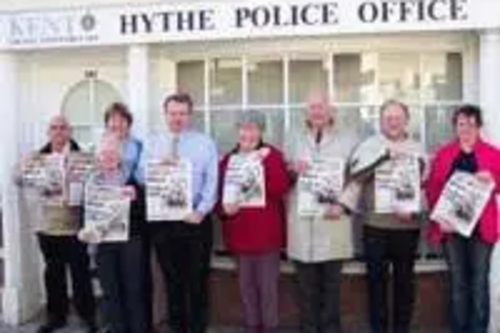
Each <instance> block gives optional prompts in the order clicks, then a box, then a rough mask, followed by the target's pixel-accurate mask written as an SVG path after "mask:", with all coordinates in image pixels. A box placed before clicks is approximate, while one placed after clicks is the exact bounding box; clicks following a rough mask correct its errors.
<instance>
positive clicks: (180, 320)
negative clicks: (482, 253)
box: [138, 93, 218, 333]
mask: <svg viewBox="0 0 500 333" xmlns="http://www.w3.org/2000/svg"><path fill="white" fill-rule="evenodd" d="M163 111H164V116H165V121H166V125H167V129H166V130H165V131H163V132H161V133H159V134H157V135H155V136H154V137H152V138H151V139H150V140H149V141H148V142H147V143H146V146H145V150H144V151H145V152H144V154H143V161H142V162H141V167H140V168H139V170H138V173H139V174H140V175H138V178H139V179H144V177H143V174H144V166H145V165H146V162H147V161H150V160H161V161H163V162H164V163H166V164H170V163H176V162H178V161H180V160H182V161H187V162H189V164H190V165H191V177H192V182H191V183H192V187H191V191H192V193H191V194H192V199H193V200H192V201H193V207H192V213H190V214H188V215H187V216H185V217H184V218H180V219H179V220H175V221H159V222H158V221H155V222H151V223H150V231H151V242H152V244H153V247H154V250H155V251H156V254H157V258H158V262H159V264H160V267H161V271H162V273H163V277H164V280H165V286H166V293H167V300H168V304H167V309H168V314H167V315H168V326H169V329H170V331H169V332H172V333H204V332H206V330H207V326H208V317H209V314H208V307H209V306H208V297H209V295H208V277H209V272H210V256H211V249H212V222H211V220H210V217H209V215H210V213H211V211H212V209H213V207H214V205H215V202H216V199H217V198H216V193H217V179H218V155H217V148H216V145H215V143H214V142H213V141H212V139H211V138H209V137H208V136H207V135H205V134H202V133H199V132H196V131H195V130H193V129H192V128H191V120H192V115H193V102H192V99H191V97H190V96H189V95H188V94H184V93H177V94H173V95H170V96H168V97H167V98H166V100H165V102H164V104H163Z"/></svg>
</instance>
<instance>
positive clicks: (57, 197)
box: [42, 153, 66, 206]
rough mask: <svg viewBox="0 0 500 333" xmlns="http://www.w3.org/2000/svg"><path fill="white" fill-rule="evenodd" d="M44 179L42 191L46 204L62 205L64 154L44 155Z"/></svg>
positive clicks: (64, 175)
mask: <svg viewBox="0 0 500 333" xmlns="http://www.w3.org/2000/svg"><path fill="white" fill-rule="evenodd" d="M43 158H44V181H43V186H42V193H43V196H44V200H45V204H46V205H48V206H63V205H64V202H65V194H66V190H65V187H66V186H65V183H66V172H65V162H66V156H65V155H64V154H58V153H53V154H48V155H44V157H43Z"/></svg>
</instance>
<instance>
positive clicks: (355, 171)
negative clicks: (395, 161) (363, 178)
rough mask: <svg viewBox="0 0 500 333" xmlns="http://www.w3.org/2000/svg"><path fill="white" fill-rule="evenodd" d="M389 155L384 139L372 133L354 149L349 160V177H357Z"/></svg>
mask: <svg viewBox="0 0 500 333" xmlns="http://www.w3.org/2000/svg"><path fill="white" fill-rule="evenodd" d="M389 157H390V156H389V149H388V147H387V142H386V139H384V138H383V137H382V136H380V135H374V136H372V137H370V138H368V139H366V140H365V141H363V142H362V143H361V144H360V145H359V146H358V147H357V148H356V149H355V150H354V152H353V154H352V156H351V157H350V160H349V174H350V176H351V177H357V176H359V175H361V174H363V173H364V172H365V171H367V170H370V169H371V168H373V167H374V166H375V165H378V164H379V163H380V162H382V161H384V160H387V159H389Z"/></svg>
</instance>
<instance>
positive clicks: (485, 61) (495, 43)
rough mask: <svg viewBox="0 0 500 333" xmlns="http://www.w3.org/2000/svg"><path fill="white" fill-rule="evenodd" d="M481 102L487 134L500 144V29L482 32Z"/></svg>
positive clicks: (480, 61)
mask: <svg viewBox="0 0 500 333" xmlns="http://www.w3.org/2000/svg"><path fill="white" fill-rule="evenodd" d="M479 53H480V55H479V82H480V83H479V84H480V91H479V103H480V104H481V107H482V108H483V110H484V123H485V134H486V136H487V137H488V139H489V140H491V141H492V142H494V143H496V144H500V103H499V96H500V30H486V31H482V32H481V34H480V46H479Z"/></svg>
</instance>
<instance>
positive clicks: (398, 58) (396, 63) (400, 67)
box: [377, 53, 420, 102]
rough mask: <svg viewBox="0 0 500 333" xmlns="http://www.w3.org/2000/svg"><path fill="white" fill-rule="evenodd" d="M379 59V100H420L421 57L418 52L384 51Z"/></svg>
mask: <svg viewBox="0 0 500 333" xmlns="http://www.w3.org/2000/svg"><path fill="white" fill-rule="evenodd" d="M378 60H379V61H378V68H377V77H378V81H379V100H378V101H379V102H380V101H384V100H387V99H400V100H403V101H406V102H410V101H419V100H420V57H419V55H418V54H417V53H382V54H380V55H379V59H378Z"/></svg>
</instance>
